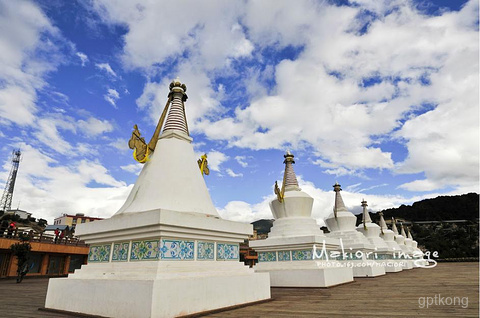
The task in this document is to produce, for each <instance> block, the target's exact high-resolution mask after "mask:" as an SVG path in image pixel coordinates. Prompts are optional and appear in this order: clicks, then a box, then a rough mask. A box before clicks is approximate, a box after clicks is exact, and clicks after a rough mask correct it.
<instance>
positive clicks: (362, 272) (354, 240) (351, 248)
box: [327, 231, 385, 277]
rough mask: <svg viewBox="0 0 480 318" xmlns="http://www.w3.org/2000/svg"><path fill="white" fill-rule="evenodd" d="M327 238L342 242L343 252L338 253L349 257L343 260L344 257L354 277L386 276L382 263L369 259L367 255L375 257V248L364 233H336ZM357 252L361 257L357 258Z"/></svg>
mask: <svg viewBox="0 0 480 318" xmlns="http://www.w3.org/2000/svg"><path fill="white" fill-rule="evenodd" d="M327 237H331V238H336V239H341V240H342V245H343V250H338V251H339V252H341V253H346V254H347V257H345V258H343V256H342V257H341V259H342V262H344V263H346V264H347V266H351V267H352V269H353V276H354V277H375V276H381V275H385V267H384V266H382V265H381V263H377V261H376V260H374V259H373V258H372V257H368V259H367V253H370V256H371V255H373V252H374V247H373V245H371V244H370V243H369V242H368V241H366V238H365V237H364V236H363V234H362V233H360V232H357V231H335V232H330V233H328V234H327ZM364 241H365V242H366V243H364ZM357 252H358V253H359V254H360V257H358V256H356V253H357ZM348 263H350V265H348Z"/></svg>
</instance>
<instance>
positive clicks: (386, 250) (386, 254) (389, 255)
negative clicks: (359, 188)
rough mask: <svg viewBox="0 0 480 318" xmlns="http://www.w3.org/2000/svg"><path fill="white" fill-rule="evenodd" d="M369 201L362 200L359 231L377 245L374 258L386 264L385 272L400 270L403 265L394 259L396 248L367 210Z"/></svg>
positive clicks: (379, 262)
mask: <svg viewBox="0 0 480 318" xmlns="http://www.w3.org/2000/svg"><path fill="white" fill-rule="evenodd" d="M367 206H368V205H367V201H365V200H362V207H363V214H362V223H360V224H359V225H358V226H357V231H359V232H360V233H362V234H363V235H365V237H366V238H367V239H368V241H369V242H370V243H372V244H373V246H375V253H374V254H373V259H374V260H375V261H376V262H377V263H378V264H379V265H380V264H382V265H384V267H385V272H387V273H391V272H399V271H401V270H402V268H401V266H399V265H398V264H396V262H395V261H393V253H394V249H393V248H392V247H390V246H389V245H388V244H387V243H386V242H385V240H384V239H382V238H381V237H380V235H381V234H382V229H381V228H380V226H378V225H377V224H375V223H373V222H372V219H371V218H370V214H369V213H368V211H367Z"/></svg>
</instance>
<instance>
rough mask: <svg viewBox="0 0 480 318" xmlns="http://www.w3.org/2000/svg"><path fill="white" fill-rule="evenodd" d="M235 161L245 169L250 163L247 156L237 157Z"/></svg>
mask: <svg viewBox="0 0 480 318" xmlns="http://www.w3.org/2000/svg"><path fill="white" fill-rule="evenodd" d="M235 160H236V161H237V162H238V164H239V165H241V166H242V167H243V168H246V167H248V162H247V161H246V160H247V157H246V156H235Z"/></svg>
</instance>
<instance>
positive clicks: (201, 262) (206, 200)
mask: <svg viewBox="0 0 480 318" xmlns="http://www.w3.org/2000/svg"><path fill="white" fill-rule="evenodd" d="M186 99H187V95H186V86H185V85H184V84H182V83H181V82H180V81H179V80H174V81H173V82H172V83H171V84H170V93H169V99H168V102H167V105H166V107H165V110H164V113H163V114H162V117H161V119H160V121H159V124H158V125H157V130H156V132H155V134H154V138H152V141H153V142H151V143H149V144H148V148H141V147H140V148H135V153H134V154H136V155H138V156H139V157H141V158H143V160H142V162H146V163H145V166H144V167H143V170H142V171H141V173H140V175H139V177H138V179H137V181H136V183H135V186H134V187H133V189H132V191H131V193H130V195H129V197H128V199H127V200H126V202H125V204H124V205H123V206H122V207H121V208H120V210H119V211H118V212H117V213H116V214H115V215H113V216H112V217H111V218H110V219H106V220H101V221H95V222H92V223H85V224H79V225H78V226H77V229H76V234H77V235H78V236H79V237H80V238H81V239H83V240H85V242H86V243H88V244H90V252H89V255H88V265H84V266H82V268H81V269H80V270H77V271H75V273H74V274H71V275H69V277H68V278H55V279H51V280H50V282H49V286H48V292H47V297H46V303H45V307H46V308H47V309H48V308H50V309H57V310H64V311H70V312H77V313H85V314H90V315H99V316H105V317H129V318H130V317H176V316H181V315H188V314H194V313H198V312H203V311H208V310H213V309H218V308H222V307H228V306H234V305H239V304H245V303H250V302H255V301H259V300H264V299H269V298H270V281H269V276H268V274H267V273H255V272H254V270H253V269H251V268H248V267H246V266H244V264H243V263H241V262H239V243H240V242H243V241H244V240H245V239H247V238H248V235H251V234H252V233H253V228H252V225H250V224H244V223H238V222H232V221H227V220H223V219H221V218H220V217H219V215H218V213H217V211H216V210H215V207H214V205H213V203H212V201H211V198H210V195H209V193H208V190H207V187H206V184H205V181H204V179H203V177H202V174H201V172H200V171H199V166H198V164H197V160H196V158H195V155H194V151H193V147H192V144H191V142H192V138H191V137H190V136H189V132H188V126H187V120H186V117H185V109H184V107H185V106H184V102H185V101H186ZM169 106H170V108H169V112H168V116H166V112H167V109H168V107H169ZM165 117H166V122H165V125H164V128H163V132H162V133H161V134H160V135H159V132H160V129H161V127H162V126H163V120H164V119H165ZM142 140H143V138H140V133H139V132H138V130H137V128H136V127H135V131H134V133H133V135H132V139H131V142H132V144H134V143H138V142H140V143H143V145H145V142H144V141H142ZM152 145H153V146H152ZM155 145H156V147H155ZM140 146H141V144H140ZM142 149H143V150H142ZM137 151H138V152H137ZM142 151H146V152H145V153H144V152H142ZM152 151H153V153H152ZM143 154H145V157H143ZM136 158H137V157H136ZM66 295H73V296H72V297H67V296H66Z"/></svg>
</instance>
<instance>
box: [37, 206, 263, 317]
mask: <svg viewBox="0 0 480 318" xmlns="http://www.w3.org/2000/svg"><path fill="white" fill-rule="evenodd" d="M79 230H80V231H78V232H79V233H77V234H79V235H80V236H81V237H82V239H84V240H85V241H86V242H87V243H89V244H91V245H90V253H89V256H88V262H89V264H88V265H84V266H82V268H81V269H80V270H77V271H75V273H74V274H73V275H69V277H68V278H56V279H51V280H50V282H49V286H48V292H47V297H46V303H45V307H46V308H47V309H48V308H50V309H57V310H63V311H69V312H76V313H84V314H90V315H99V316H105V317H176V316H181V315H187V314H193V313H198V312H203V311H208V310H213V309H218V308H223V307H229V306H234V305H240V304H246V303H250V302H255V301H260V300H265V299H269V298H270V280H269V275H268V274H267V273H255V272H254V270H253V269H251V268H248V267H246V266H244V264H243V263H240V262H239V242H243V240H244V238H245V237H247V235H248V234H250V233H251V232H252V228H251V225H249V224H243V223H238V222H231V221H226V220H222V219H217V218H213V217H209V216H206V215H199V214H196V213H185V212H181V213H180V212H173V211H166V210H161V211H149V212H141V213H135V214H122V215H117V216H114V217H112V218H111V219H108V220H103V221H96V222H93V223H90V224H88V226H84V227H83V228H80V229H79ZM66 295H74V297H66Z"/></svg>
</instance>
